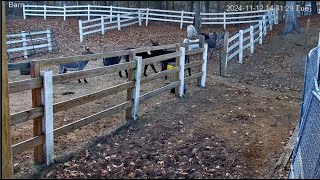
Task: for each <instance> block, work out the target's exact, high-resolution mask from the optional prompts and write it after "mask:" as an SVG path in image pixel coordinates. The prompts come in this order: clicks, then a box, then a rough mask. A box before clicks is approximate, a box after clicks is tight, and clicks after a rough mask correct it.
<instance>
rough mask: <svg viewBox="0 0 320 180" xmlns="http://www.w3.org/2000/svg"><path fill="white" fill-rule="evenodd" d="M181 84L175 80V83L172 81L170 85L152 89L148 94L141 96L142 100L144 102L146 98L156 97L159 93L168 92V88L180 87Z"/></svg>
mask: <svg viewBox="0 0 320 180" xmlns="http://www.w3.org/2000/svg"><path fill="white" fill-rule="evenodd" d="M179 85H180V83H179V82H174V83H171V84H169V85H166V86H163V87H161V88H159V89H156V90H154V91H151V92H149V93H146V94H144V95H142V96H140V102H143V101H145V100H147V99H149V98H151V97H154V96H156V95H159V94H161V93H163V92H166V91H168V90H170V89H172V88H175V87H178V86H179Z"/></svg>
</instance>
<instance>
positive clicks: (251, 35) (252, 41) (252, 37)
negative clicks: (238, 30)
mask: <svg viewBox="0 0 320 180" xmlns="http://www.w3.org/2000/svg"><path fill="white" fill-rule="evenodd" d="M250 51H251V53H253V52H254V35H253V26H250Z"/></svg>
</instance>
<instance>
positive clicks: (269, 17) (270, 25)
mask: <svg viewBox="0 0 320 180" xmlns="http://www.w3.org/2000/svg"><path fill="white" fill-rule="evenodd" d="M271 18H272V14H271V13H270V15H269V16H268V20H269V27H270V31H271V30H272V20H271Z"/></svg>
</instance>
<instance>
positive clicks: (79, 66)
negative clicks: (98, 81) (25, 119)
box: [59, 46, 94, 83]
mask: <svg viewBox="0 0 320 180" xmlns="http://www.w3.org/2000/svg"><path fill="white" fill-rule="evenodd" d="M82 54H83V55H86V54H94V52H93V51H91V50H90V48H88V47H87V46H86V47H85V51H84V52H82ZM88 62H89V60H86V61H78V62H71V63H66V64H60V68H59V74H62V73H66V72H67V71H72V70H73V71H81V70H83V69H84V68H85V67H86V66H87V64H88ZM78 82H79V83H81V80H80V79H78ZM84 82H85V83H88V81H87V79H86V78H84Z"/></svg>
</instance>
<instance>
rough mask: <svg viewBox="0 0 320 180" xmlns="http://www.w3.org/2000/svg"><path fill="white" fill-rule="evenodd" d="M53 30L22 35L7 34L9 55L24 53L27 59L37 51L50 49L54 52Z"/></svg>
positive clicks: (23, 33) (23, 32)
mask: <svg viewBox="0 0 320 180" xmlns="http://www.w3.org/2000/svg"><path fill="white" fill-rule="evenodd" d="M51 33H52V32H51V30H50V29H48V30H45V31H37V32H25V31H22V32H21V33H20V34H7V35H6V38H7V42H6V45H7V53H8V54H9V55H10V53H19V52H20V53H21V52H22V53H23V56H24V58H25V59H27V58H28V55H30V51H32V50H33V51H34V50H36V49H43V48H46V49H48V51H49V52H51V51H52V43H51V42H52V40H51Z"/></svg>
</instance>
